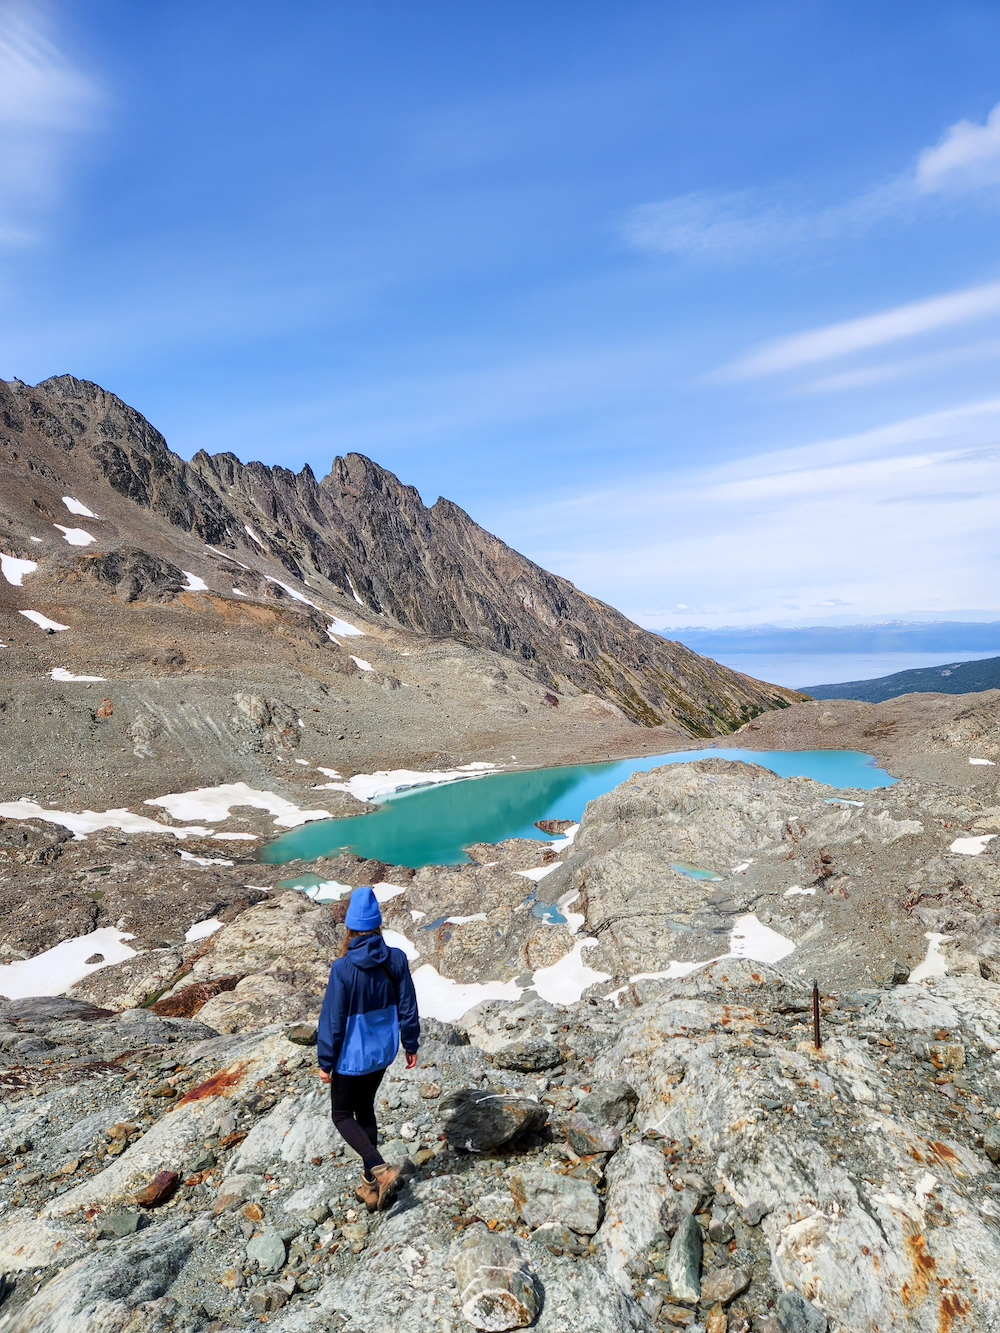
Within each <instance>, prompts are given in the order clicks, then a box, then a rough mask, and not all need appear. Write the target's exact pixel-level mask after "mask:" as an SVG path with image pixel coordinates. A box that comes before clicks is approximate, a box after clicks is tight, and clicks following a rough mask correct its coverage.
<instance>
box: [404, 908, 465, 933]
mask: <svg viewBox="0 0 1000 1333" xmlns="http://www.w3.org/2000/svg"><path fill="white" fill-rule="evenodd" d="M485 920H486V913H485V912H474V913H473V915H472V916H446V917H445V922H446V924H447V925H449V926H464V925H465V923H466V922H467V921H485ZM382 933H383V934H385V932H384V931H383V932H382Z"/></svg>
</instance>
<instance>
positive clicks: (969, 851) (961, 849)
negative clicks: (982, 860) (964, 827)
mask: <svg viewBox="0 0 1000 1333" xmlns="http://www.w3.org/2000/svg"><path fill="white" fill-rule="evenodd" d="M996 836H997V835H996V834H995V833H979V834H976V835H975V837H972V838H956V839H955V841H954V842H953V843H952V844H951V846H950V847H949V848H948V850H949V852H957V853H958V855H959V856H978V855H979V854H980V852H983V851H985V850H986V847H987V844H988V843H991V842H992V841H993V839H994V838H995V837H996Z"/></svg>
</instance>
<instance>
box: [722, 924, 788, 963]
mask: <svg viewBox="0 0 1000 1333" xmlns="http://www.w3.org/2000/svg"><path fill="white" fill-rule="evenodd" d="M794 949H795V944H794V942H793V941H792V940H790V939H788V938H787V937H786V936H785V935H779V934H778V932H777V931H776V930H772V929H771V927H770V926H765V925H763V924H762V923H761V922H760V921H758V920H757V918H756V917H755V916H754V915H753V914H752V913H751V914H750V915H748V916H738V917H737V918H736V920H735V921H734V922H733V931H732V934H731V935H730V936H729V953H728V955H727V956H728V957H729V958H750V959H752V960H753V962H755V963H778V962H780V961H781V959H782V958H787V957H788V955H789V954H790V953H792V952H793V950H794Z"/></svg>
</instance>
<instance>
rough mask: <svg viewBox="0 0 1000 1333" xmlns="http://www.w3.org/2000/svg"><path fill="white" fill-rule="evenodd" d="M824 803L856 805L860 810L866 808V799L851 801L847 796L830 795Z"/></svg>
mask: <svg viewBox="0 0 1000 1333" xmlns="http://www.w3.org/2000/svg"><path fill="white" fill-rule="evenodd" d="M823 804H824V805H856V806H857V808H858V809H859V810H863V809H864V808H865V803H864V801H849V800H848V799H847V797H846V796H828V797H827V798H826V800H825V801H824V802H823Z"/></svg>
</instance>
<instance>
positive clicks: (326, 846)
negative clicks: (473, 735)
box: [260, 746, 896, 866]
mask: <svg viewBox="0 0 1000 1333" xmlns="http://www.w3.org/2000/svg"><path fill="white" fill-rule="evenodd" d="M695 759H743V760H745V761H746V762H748V763H752V764H761V765H763V766H764V767H765V768H770V769H773V770H774V772H775V773H777V774H778V775H779V776H780V777H793V776H798V777H807V778H814V779H815V780H816V781H817V782H825V783H828V784H829V785H830V786H831V787H838V788H861V789H862V790H864V791H871V790H872V789H873V788H874V787H888V786H890V785H891V784H892V783H893V782H895V781H896V779H895V778H893V777H890V776H889V774H888V773H887V772H886V771H885V769H883V768H879V767H878V766H877V763H876V760H875V759H874V757H873V756H872V755H869V754H862V753H861V752H860V751H858V750H728V749H723V748H722V747H721V746H719V747H713V748H711V749H707V750H681V751H676V752H674V753H671V754H656V755H647V756H645V757H644V758H642V759H624V760H620V761H618V762H615V763H604V764H571V765H565V766H563V767H560V768H535V769H527V770H524V771H519V772H515V773H491V774H489V775H488V776H486V777H481V778H471V779H468V778H467V779H464V780H463V781H461V782H455V783H450V784H447V785H444V786H439V787H425V788H416V789H411V790H409V791H406V792H400V793H398V794H396V795H394V796H392V797H390V798H389V799H388V800H386V801H385V802H384V803H383V804H382V805H381V806H380V808H379V809H378V810H377V811H375V812H374V813H372V814H368V815H354V816H352V817H351V818H348V819H321V820H316V821H315V822H313V823H310V824H304V825H303V826H302V827H301V828H297V829H294V830H293V831H292V832H291V833H286V834H284V835H283V836H282V837H280V838H277V839H275V841H274V842H272V843H269V844H268V846H267V847H264V848H262V849H261V852H260V858H261V860H263V861H268V862H281V861H291V860H294V859H296V858H302V859H303V860H307V861H311V860H312V859H313V857H316V856H327V855H330V854H331V853H336V852H338V851H345V850H346V851H351V852H355V853H356V854H357V855H358V856H366V857H374V858H375V859H376V860H379V861H387V862H389V863H390V864H392V865H405V866H423V865H448V864H454V863H457V862H460V861H467V860H468V859H469V858H468V857H467V856H466V854H465V852H464V850H463V848H465V847H467V846H469V845H470V843H474V842H499V841H500V840H501V839H503V838H517V837H522V838H539V837H543V836H544V835H542V834H540V833H539V831H538V829H536V828H535V820H536V819H572V820H578V819H579V818H580V816H581V815H582V814H583V811H584V808H585V806H586V804H587V802H588V801H592V800H593V799H594V797H595V796H601V795H602V794H603V793H604V792H606V791H610V790H611V788H612V787H617V786H618V784H619V783H620V782H624V781H625V779H626V778H627V777H629V775H630V774H632V773H640V772H643V773H644V772H647V771H648V770H649V769H651V768H658V767H659V766H660V765H661V764H681V763H689V762H691V761H692V760H695Z"/></svg>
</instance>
